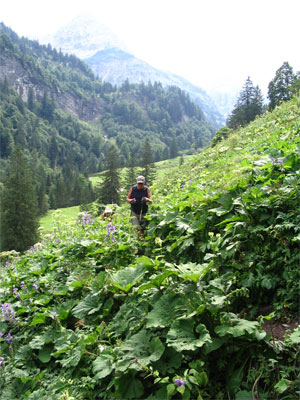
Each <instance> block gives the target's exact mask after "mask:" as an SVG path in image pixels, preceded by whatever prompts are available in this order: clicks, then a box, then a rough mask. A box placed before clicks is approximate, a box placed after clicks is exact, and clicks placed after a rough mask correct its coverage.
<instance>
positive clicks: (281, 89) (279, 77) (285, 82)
mask: <svg viewBox="0 0 300 400" xmlns="http://www.w3.org/2000/svg"><path fill="white" fill-rule="evenodd" d="M295 81H296V75H294V73H293V68H292V67H291V66H290V65H289V63H288V62H284V63H283V64H282V66H281V67H280V68H279V69H278V70H277V71H276V74H275V77H274V79H273V80H272V81H271V82H270V83H269V86H268V98H269V100H270V103H269V108H270V110H273V109H274V108H275V107H276V106H277V105H278V104H279V103H280V102H281V101H287V100H290V99H291V97H292V95H293V90H292V86H293V84H294V83H295Z"/></svg>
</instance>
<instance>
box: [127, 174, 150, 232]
mask: <svg viewBox="0 0 300 400" xmlns="http://www.w3.org/2000/svg"><path fill="white" fill-rule="evenodd" d="M126 201H127V202H128V203H130V206H131V223H132V225H133V226H136V227H138V228H139V229H140V232H141V234H143V233H144V229H145V226H146V224H147V221H146V219H145V215H146V213H147V211H148V204H147V203H152V200H151V194H150V190H149V188H148V187H147V186H146V185H145V178H144V177H143V176H138V177H137V179H136V185H133V186H132V187H131V188H130V190H129V192H128V196H127V199H126Z"/></svg>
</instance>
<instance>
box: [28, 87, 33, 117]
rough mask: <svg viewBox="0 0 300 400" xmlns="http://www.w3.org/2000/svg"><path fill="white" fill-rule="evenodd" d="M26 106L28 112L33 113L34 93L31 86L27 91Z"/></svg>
mask: <svg viewBox="0 0 300 400" xmlns="http://www.w3.org/2000/svg"><path fill="white" fill-rule="evenodd" d="M27 106H28V108H29V110H30V111H33V107H34V92H33V88H32V86H30V87H29V89H28V97H27Z"/></svg>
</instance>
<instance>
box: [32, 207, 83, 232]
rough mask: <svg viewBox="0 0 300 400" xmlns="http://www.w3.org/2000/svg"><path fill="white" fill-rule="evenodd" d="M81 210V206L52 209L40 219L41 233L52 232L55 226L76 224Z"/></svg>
mask: <svg viewBox="0 0 300 400" xmlns="http://www.w3.org/2000/svg"><path fill="white" fill-rule="evenodd" d="M79 212H80V210H79V206H74V207H67V208H60V209H58V210H50V211H49V212H48V213H47V215H45V216H43V217H42V218H41V219H40V226H41V233H42V234H46V233H51V232H52V231H53V229H54V228H58V229H59V227H61V226H65V225H70V224H73V223H74V224H75V223H76V218H77V216H78V214H79Z"/></svg>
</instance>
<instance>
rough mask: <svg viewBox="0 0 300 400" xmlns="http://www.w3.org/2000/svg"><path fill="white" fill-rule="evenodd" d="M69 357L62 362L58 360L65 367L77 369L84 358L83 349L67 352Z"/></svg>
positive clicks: (77, 348) (78, 348)
mask: <svg viewBox="0 0 300 400" xmlns="http://www.w3.org/2000/svg"><path fill="white" fill-rule="evenodd" d="M67 355H68V356H69V357H66V358H63V359H62V360H58V361H56V362H59V363H60V364H61V365H62V366H63V367H65V368H69V367H76V366H77V365H78V363H79V361H80V359H81V356H82V349H81V347H76V348H75V349H72V350H69V351H68V352H67Z"/></svg>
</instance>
